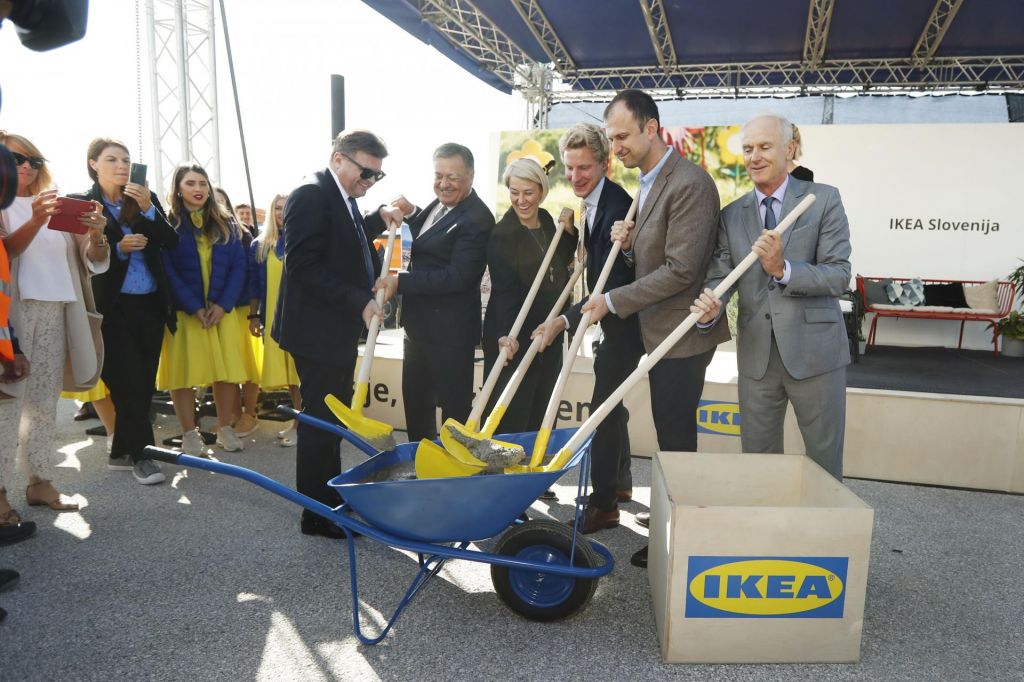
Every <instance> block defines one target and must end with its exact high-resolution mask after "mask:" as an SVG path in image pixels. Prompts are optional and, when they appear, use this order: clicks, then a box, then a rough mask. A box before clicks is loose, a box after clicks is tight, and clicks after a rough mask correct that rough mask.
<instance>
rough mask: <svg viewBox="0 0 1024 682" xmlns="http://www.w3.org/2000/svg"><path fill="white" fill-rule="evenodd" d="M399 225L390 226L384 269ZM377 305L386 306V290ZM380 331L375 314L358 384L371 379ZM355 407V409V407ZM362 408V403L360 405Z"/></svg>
mask: <svg viewBox="0 0 1024 682" xmlns="http://www.w3.org/2000/svg"><path fill="white" fill-rule="evenodd" d="M396 231H397V227H396V226H395V224H394V223H391V227H389V228H388V243H387V246H385V247H384V265H383V266H382V268H381V269H382V270H386V269H388V268H390V267H391V252H392V251H393V250H394V248H395V232H396ZM375 300H376V301H377V305H378V306H381V307H383V306H384V290H383V289H381V290H380V291H378V292H377V296H376V299H375ZM379 331H380V318H379V317H376V316H374V318H373V319H372V320H370V328H369V329H368V330H367V332H366V346H365V348H364V349H363V361H362V362H361V363H359V376H358V377H357V378H356V383H357V384H365V383H367V382H368V381H369V380H370V367H371V366H372V365H373V353H374V351H375V350H376V348H377V333H378V332H379ZM353 409H355V408H354V407H353ZM359 409H360V410H362V405H360V406H359Z"/></svg>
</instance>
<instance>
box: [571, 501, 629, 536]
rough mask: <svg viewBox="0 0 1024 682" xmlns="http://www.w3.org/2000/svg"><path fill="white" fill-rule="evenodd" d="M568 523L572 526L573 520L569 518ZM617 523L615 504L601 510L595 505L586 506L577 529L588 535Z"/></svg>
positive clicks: (617, 510)
mask: <svg viewBox="0 0 1024 682" xmlns="http://www.w3.org/2000/svg"><path fill="white" fill-rule="evenodd" d="M568 524H569V525H570V526H572V524H573V520H572V519H569V521H568ZM618 525H619V508H618V507H617V506H616V507H615V508H614V509H612V510H611V511H602V510H600V509H598V508H597V507H587V511H586V514H584V515H583V518H582V519H580V528H579V531H580V532H581V533H583V534H584V535H588V534H590V533H596V532H597V531H599V530H604V529H605V528H615V527H616V526H618Z"/></svg>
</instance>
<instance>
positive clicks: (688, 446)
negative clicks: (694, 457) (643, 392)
mask: <svg viewBox="0 0 1024 682" xmlns="http://www.w3.org/2000/svg"><path fill="white" fill-rule="evenodd" d="M714 355H715V349H714V348H712V349H711V350H709V351H706V352H704V353H701V354H700V355H694V356H692V357H688V358H662V359H661V360H659V361H658V363H657V364H656V365H655V366H654V369H652V370H651V373H650V374H649V375H648V380H649V382H650V386H651V410H652V411H653V412H654V428H655V430H656V431H657V432H658V449H659V450H671V451H677V452H696V451H697V406H698V405H699V404H700V395H701V393H702V392H703V391H704V374H705V372H706V371H707V369H708V365H709V364H711V358H713V357H714Z"/></svg>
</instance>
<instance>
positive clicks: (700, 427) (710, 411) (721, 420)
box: [697, 400, 740, 436]
mask: <svg viewBox="0 0 1024 682" xmlns="http://www.w3.org/2000/svg"><path fill="white" fill-rule="evenodd" d="M697 433H717V434H719V435H724V436H738V435H740V404H739V403H720V402H716V401H714V400H701V401H700V403H698V405H697Z"/></svg>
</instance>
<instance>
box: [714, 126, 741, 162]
mask: <svg viewBox="0 0 1024 682" xmlns="http://www.w3.org/2000/svg"><path fill="white" fill-rule="evenodd" d="M715 140H716V141H717V142H718V155H719V157H720V158H721V159H722V163H724V164H725V165H727V166H731V165H733V164H737V163H739V162H740V161H742V160H743V140H742V138H741V137H740V127H739V126H729V127H728V128H722V129H721V130H719V131H718V134H717V135H716V136H715Z"/></svg>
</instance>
